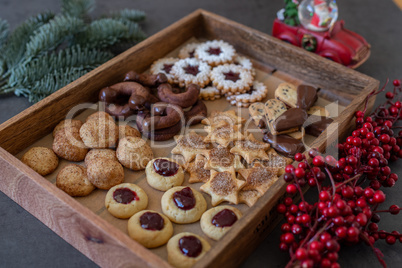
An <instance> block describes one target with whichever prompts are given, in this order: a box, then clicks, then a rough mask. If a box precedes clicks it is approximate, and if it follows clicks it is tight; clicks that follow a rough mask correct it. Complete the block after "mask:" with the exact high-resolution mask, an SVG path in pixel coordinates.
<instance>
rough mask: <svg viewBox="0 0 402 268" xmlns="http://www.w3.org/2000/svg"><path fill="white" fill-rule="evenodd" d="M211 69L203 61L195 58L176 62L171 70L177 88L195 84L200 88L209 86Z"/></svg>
mask: <svg viewBox="0 0 402 268" xmlns="http://www.w3.org/2000/svg"><path fill="white" fill-rule="evenodd" d="M210 73H211V67H210V66H209V65H208V64H207V63H206V62H203V61H200V60H197V59H195V58H187V59H182V60H179V61H177V62H176V63H175V64H174V65H173V67H172V70H171V74H172V75H173V76H174V77H175V79H176V81H177V82H178V83H179V86H181V87H185V86H186V85H189V84H197V85H199V86H200V87H201V88H203V87H205V86H206V85H208V84H209V82H210V79H209V75H210Z"/></svg>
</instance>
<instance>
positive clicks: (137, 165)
mask: <svg viewBox="0 0 402 268" xmlns="http://www.w3.org/2000/svg"><path fill="white" fill-rule="evenodd" d="M116 156H117V159H118V160H119V162H120V163H121V164H122V165H123V166H125V167H126V168H129V169H132V170H143V169H145V167H146V166H147V164H148V162H149V161H151V160H152V159H153V158H154V154H153V152H152V149H151V147H150V146H149V145H148V144H147V143H146V141H145V140H143V139H141V138H138V137H125V138H123V139H121V140H120V141H119V145H118V146H117V150H116Z"/></svg>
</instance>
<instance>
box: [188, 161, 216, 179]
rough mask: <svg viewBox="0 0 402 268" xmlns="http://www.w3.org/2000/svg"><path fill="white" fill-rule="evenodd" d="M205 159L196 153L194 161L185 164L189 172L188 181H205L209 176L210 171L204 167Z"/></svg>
mask: <svg viewBox="0 0 402 268" xmlns="http://www.w3.org/2000/svg"><path fill="white" fill-rule="evenodd" d="M206 162H207V159H206V158H205V157H204V156H202V155H200V154H198V155H197V156H196V157H195V161H194V162H191V163H188V164H187V165H186V171H187V172H188V173H190V179H189V181H188V182H189V183H197V182H204V183H205V182H207V181H208V180H209V178H210V177H211V171H210V170H207V169H205V168H204V166H205V164H206Z"/></svg>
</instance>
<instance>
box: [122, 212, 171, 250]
mask: <svg viewBox="0 0 402 268" xmlns="http://www.w3.org/2000/svg"><path fill="white" fill-rule="evenodd" d="M127 230H128V235H129V236H130V237H131V238H132V239H134V240H135V241H137V242H138V243H140V244H141V245H143V246H144V247H146V248H156V247H159V246H162V245H164V244H166V243H167V242H168V241H169V239H170V238H171V237H172V235H173V225H172V223H171V222H170V220H169V219H168V218H167V217H166V216H165V215H163V214H162V213H159V212H156V211H153V210H143V211H140V212H137V213H136V214H134V216H132V217H131V218H130V219H129V220H128V226H127Z"/></svg>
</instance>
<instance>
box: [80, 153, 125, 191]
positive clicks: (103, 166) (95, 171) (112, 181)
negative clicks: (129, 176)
mask: <svg viewBox="0 0 402 268" xmlns="http://www.w3.org/2000/svg"><path fill="white" fill-rule="evenodd" d="M87 174H88V179H89V181H90V182H91V183H92V184H93V185H95V186H96V187H98V188H99V189H102V190H109V189H110V188H112V187H113V186H115V185H118V184H120V183H122V182H123V181H124V169H123V167H122V165H120V163H119V162H117V161H114V160H110V159H107V158H102V157H101V158H97V161H92V162H91V164H90V165H88V167H87Z"/></svg>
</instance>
